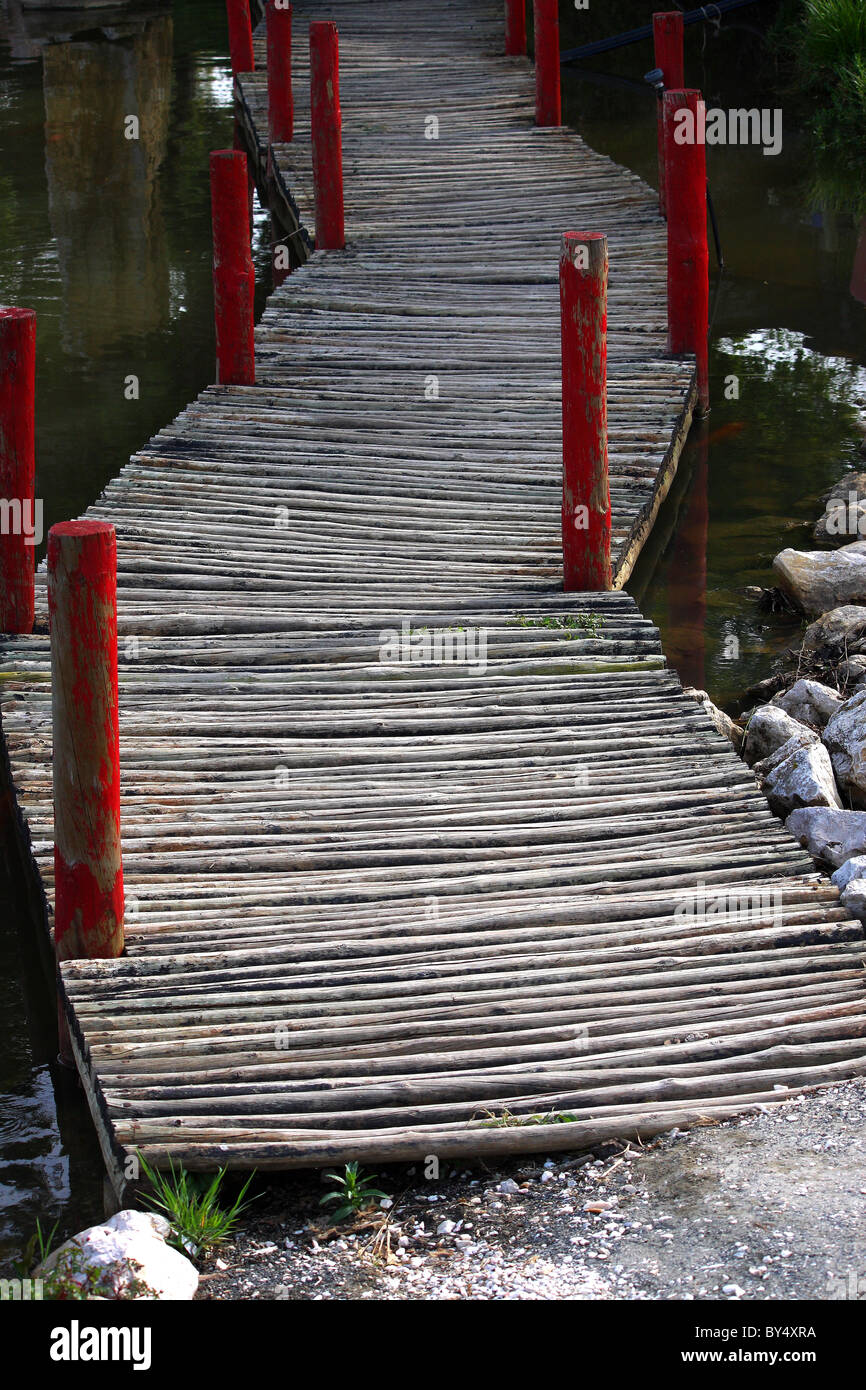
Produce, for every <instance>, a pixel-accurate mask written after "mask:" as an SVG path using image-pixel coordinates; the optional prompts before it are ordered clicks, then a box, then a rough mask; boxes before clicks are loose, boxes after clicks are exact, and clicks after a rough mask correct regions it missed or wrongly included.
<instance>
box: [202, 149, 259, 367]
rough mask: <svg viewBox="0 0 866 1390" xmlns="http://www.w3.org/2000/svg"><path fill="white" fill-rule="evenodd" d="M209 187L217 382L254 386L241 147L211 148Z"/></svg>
mask: <svg viewBox="0 0 866 1390" xmlns="http://www.w3.org/2000/svg"><path fill="white" fill-rule="evenodd" d="M210 188H211V212H212V216H213V287H214V323H215V328H216V350H217V382H218V384H219V385H222V386H252V385H253V384H254V383H255V379H256V353H255V336H254V320H253V311H254V300H255V290H256V272H255V267H254V266H253V260H252V252H251V249H250V221H249V202H248V197H249V194H248V183H247V157H246V155H245V154H243V152H242V151H240V150H214V151H213V153H212V154H211V157H210Z"/></svg>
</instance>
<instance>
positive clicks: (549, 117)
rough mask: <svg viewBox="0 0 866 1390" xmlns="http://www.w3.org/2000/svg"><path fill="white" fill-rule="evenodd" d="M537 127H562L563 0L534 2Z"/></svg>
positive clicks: (535, 0)
mask: <svg viewBox="0 0 866 1390" xmlns="http://www.w3.org/2000/svg"><path fill="white" fill-rule="evenodd" d="M533 5H534V9H533V15H534V26H533V32H534V40H533V41H534V46H535V124H536V125H561V124H562V106H561V102H560V94H559V0H533Z"/></svg>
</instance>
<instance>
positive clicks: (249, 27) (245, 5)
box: [226, 0, 256, 76]
mask: <svg viewBox="0 0 866 1390" xmlns="http://www.w3.org/2000/svg"><path fill="white" fill-rule="evenodd" d="M226 13H227V15H228V21H229V53H230V54H231V60H232V72H233V73H234V75H235V76H237V75H238V73H239V72H253V71H254V70H255V66H256V60H255V57H254V55H253V22H252V17H251V16H250V0H226Z"/></svg>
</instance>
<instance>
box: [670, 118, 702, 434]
mask: <svg viewBox="0 0 866 1390" xmlns="http://www.w3.org/2000/svg"><path fill="white" fill-rule="evenodd" d="M664 117H665V173H666V181H667V187H666V198H667V210H668V349H669V350H670V351H671V352H693V353H694V354H695V358H696V360H697V374H698V402H699V406H700V409H701V410H706V409H707V408H708V406H709V400H710V393H709V344H708V341H707V339H708V333H709V311H710V280H709V275H710V258H709V251H708V248H707V160H706V146H705V144H704V133H705V128H706V109H705V106H704V102H703V100H702V99H701V94H700V92H698V91H692V90H681V91H673V92H665V96H664Z"/></svg>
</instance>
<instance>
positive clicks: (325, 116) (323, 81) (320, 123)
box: [310, 20, 346, 251]
mask: <svg viewBox="0 0 866 1390" xmlns="http://www.w3.org/2000/svg"><path fill="white" fill-rule="evenodd" d="M338 46H339V38H338V35H337V26H336V24H333V23H331V21H330V20H314V21H313V23H312V24H311V25H310V116H311V122H312V134H313V185H314V189H315V196H316V246H317V248H320V249H324V250H327V251H341V250H342V249H343V247H344V246H345V245H346V231H345V220H344V213H343V142H342V135H341V127H342V119H341V116H340V81H339V47H338Z"/></svg>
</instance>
